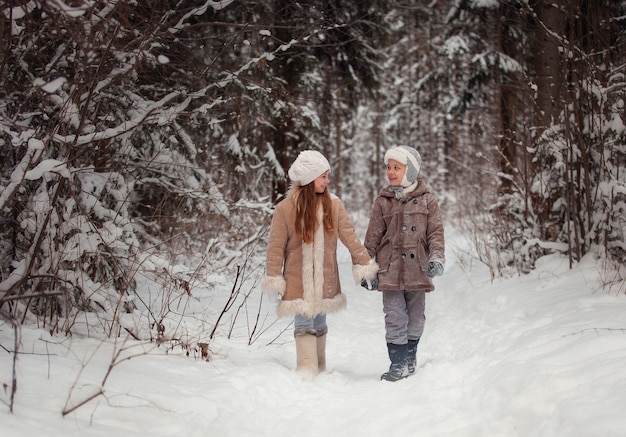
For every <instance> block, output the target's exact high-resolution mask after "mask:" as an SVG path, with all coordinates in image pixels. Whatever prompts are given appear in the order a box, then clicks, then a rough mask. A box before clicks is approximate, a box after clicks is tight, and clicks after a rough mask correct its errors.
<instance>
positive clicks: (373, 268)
mask: <svg viewBox="0 0 626 437" xmlns="http://www.w3.org/2000/svg"><path fill="white" fill-rule="evenodd" d="M377 274H378V264H377V263H376V261H374V258H372V259H370V261H369V262H368V263H367V264H365V265H360V264H356V265H354V266H352V275H353V276H354V282H356V283H357V284H361V281H362V280H363V279H365V280H367V281H368V282H369V281H371V280H372V279H374V278H375V277H376V275H377Z"/></svg>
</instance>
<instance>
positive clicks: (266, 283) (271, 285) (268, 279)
mask: <svg viewBox="0 0 626 437" xmlns="http://www.w3.org/2000/svg"><path fill="white" fill-rule="evenodd" d="M286 289H287V283H286V282H285V278H284V277H282V276H267V275H265V276H264V277H263V281H262V282H261V290H263V293H268V294H271V293H278V295H279V296H282V295H283V294H285V290H286Z"/></svg>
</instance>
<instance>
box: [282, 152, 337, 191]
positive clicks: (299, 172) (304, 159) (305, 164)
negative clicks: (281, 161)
mask: <svg viewBox="0 0 626 437" xmlns="http://www.w3.org/2000/svg"><path fill="white" fill-rule="evenodd" d="M326 171H330V164H329V163H328V160H327V159H326V158H325V157H324V155H322V154H321V153H320V152H318V151H317V150H305V151H303V152H300V154H299V155H298V157H297V158H296V160H295V161H294V163H293V164H292V165H291V168H290V169H289V179H291V180H292V181H294V182H297V183H299V184H300V185H301V186H305V185H308V184H310V183H311V182H313V181H314V180H315V179H317V178H318V177H319V176H321V175H322V173H324V172H326Z"/></svg>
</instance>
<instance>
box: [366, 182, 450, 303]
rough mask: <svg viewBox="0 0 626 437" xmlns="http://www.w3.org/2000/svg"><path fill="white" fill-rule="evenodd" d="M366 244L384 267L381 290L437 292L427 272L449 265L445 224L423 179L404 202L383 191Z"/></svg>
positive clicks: (368, 231)
mask: <svg viewBox="0 0 626 437" xmlns="http://www.w3.org/2000/svg"><path fill="white" fill-rule="evenodd" d="M364 244H365V247H366V248H367V250H368V252H369V254H370V255H371V256H372V257H374V258H375V259H376V261H377V263H378V265H379V266H380V271H379V272H378V280H379V283H378V289H379V290H385V291H392V290H406V291H416V290H424V291H432V290H434V289H435V287H434V286H433V282H432V281H431V279H430V278H429V277H428V276H426V270H427V269H428V263H429V261H438V262H440V263H441V264H442V265H444V264H445V254H444V251H445V243H444V235H443V221H442V219H441V212H440V210H439V205H438V203H437V200H436V199H435V197H434V196H433V195H432V194H431V193H430V192H429V191H428V188H427V187H426V184H425V183H424V181H423V180H422V179H418V184H417V187H416V188H415V190H413V192H411V193H408V194H406V195H405V196H404V198H402V199H400V200H398V199H396V198H395V196H394V193H393V192H392V191H391V190H390V189H389V187H386V188H384V189H382V190H381V191H380V194H379V196H378V197H377V198H376V200H375V202H374V208H373V211H372V215H371V217H370V222H369V226H368V229H367V233H366V234H365V241H364Z"/></svg>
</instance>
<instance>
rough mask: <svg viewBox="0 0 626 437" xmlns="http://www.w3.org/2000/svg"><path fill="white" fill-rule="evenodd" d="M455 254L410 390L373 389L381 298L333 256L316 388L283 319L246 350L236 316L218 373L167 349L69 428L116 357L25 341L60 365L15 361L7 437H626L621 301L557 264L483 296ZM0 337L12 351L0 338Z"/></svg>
mask: <svg viewBox="0 0 626 437" xmlns="http://www.w3.org/2000/svg"><path fill="white" fill-rule="evenodd" d="M450 240H451V241H450V244H449V245H448V246H449V249H450V250H449V253H448V264H447V266H446V273H445V275H444V276H443V277H441V278H438V279H437V280H436V281H437V282H436V285H437V290H436V291H435V292H434V293H431V294H429V295H428V296H427V323H426V331H425V333H424V337H423V340H422V342H421V343H420V349H419V352H418V365H419V369H418V372H417V373H416V375H414V376H412V377H410V378H408V379H406V380H403V381H400V382H397V383H389V382H381V381H379V376H380V374H381V373H382V372H383V371H385V370H386V368H387V366H388V361H387V357H386V348H385V343H384V329H383V316H382V308H381V306H382V304H381V298H380V294H379V293H378V292H372V291H366V290H364V289H362V288H360V287H357V286H356V285H354V283H353V280H352V273H351V266H350V264H349V261H348V257H347V255H346V254H345V253H342V254H341V261H342V262H341V265H340V268H341V270H342V283H343V284H344V292H345V293H346V295H347V297H348V309H347V310H346V311H344V312H342V313H339V314H334V315H330V316H329V319H328V320H329V334H328V351H327V352H328V367H329V369H328V372H326V373H324V374H321V375H320V376H319V377H318V378H317V379H316V380H315V381H308V380H303V379H302V378H301V376H300V375H298V374H297V373H295V372H294V371H293V370H292V369H293V367H294V364H295V350H294V344H293V339H292V337H291V331H290V330H289V331H288V332H287V333H286V334H283V335H282V336H280V338H279V339H278V340H277V341H275V342H273V343H272V344H270V345H269V346H267V345H266V344H267V343H268V342H270V341H271V340H272V339H274V337H276V335H277V334H278V333H279V331H280V330H281V329H283V328H284V327H286V326H287V325H288V321H281V322H279V323H278V324H276V325H275V326H273V327H272V328H271V329H270V330H268V331H267V332H265V333H264V334H263V336H262V338H261V339H259V340H257V341H256V342H254V343H253V345H252V346H250V347H248V346H247V329H248V328H247V326H245V325H246V324H245V319H244V318H241V322H242V323H240V325H241V326H239V327H238V328H237V330H235V335H234V338H233V339H231V340H227V339H226V338H225V336H224V335H223V334H222V335H220V337H219V338H218V340H217V341H216V342H215V343H214V344H213V345H212V352H213V354H214V359H213V360H212V361H210V362H208V363H207V362H203V361H196V360H194V359H191V358H188V357H184V356H183V355H181V354H176V355H172V354H171V355H162V354H161V352H162V351H160V350H159V351H155V353H154V354H151V355H150V356H143V357H139V358H137V359H133V360H130V361H126V362H124V363H122V364H120V365H119V366H118V367H117V368H116V369H114V372H113V373H112V375H111V377H110V379H109V380H108V381H107V384H106V386H105V388H106V395H107V398H106V399H105V398H104V397H100V398H98V399H96V400H94V401H92V402H91V403H89V404H87V405H86V406H83V407H82V408H80V409H79V410H77V411H76V412H75V413H72V414H70V415H68V416H67V417H66V418H62V417H61V415H60V411H61V409H62V407H63V405H64V403H65V399H66V397H67V394H68V391H69V386H70V384H72V383H73V382H74V381H75V380H76V375H77V374H78V372H79V371H80V369H81V366H80V363H81V362H85V358H84V357H86V356H88V355H89V351H90V350H98V351H99V353H98V354H96V355H95V357H94V358H93V360H92V361H90V362H89V363H88V365H87V366H86V367H85V369H84V370H83V374H82V375H81V378H82V379H81V381H83V383H84V382H92V383H97V382H99V381H100V380H101V378H102V375H103V372H104V371H105V369H106V366H107V364H108V360H109V357H110V355H109V354H108V353H107V348H109V349H110V347H109V346H102V345H100V344H99V343H98V342H96V341H93V340H89V339H77V338H74V339H73V340H71V341H72V344H73V347H72V349H71V351H70V350H69V349H68V347H67V346H68V345H67V344H63V345H62V346H61V345H53V344H49V343H45V342H43V341H42V340H38V337H45V333H44V334H42V333H41V332H38V331H31V330H24V333H23V345H24V349H26V350H31V351H33V352H37V353H40V352H43V351H44V350H47V351H48V352H49V353H53V354H54V355H51V356H49V357H42V356H41V355H22V356H20V369H21V374H22V375H26V374H27V375H29V376H28V378H27V377H25V376H24V377H23V378H22V379H20V386H19V389H18V394H17V402H16V412H15V415H13V416H10V415H7V416H5V418H3V420H2V421H1V422H0V434H1V435H2V436H4V437H21V436H31V435H39V436H48V435H64V436H110V435H113V434H117V435H120V436H124V437H126V436H128V437H132V436H146V435H150V436H151V437H156V436H173V435H177V436H179V435H180V436H186V437H190V436H217V437H221V436H237V437H241V436H273V437H281V436H322V435H323V436H329V437H330V436H346V435H352V436H355V437H357V436H358V437H363V436H388V437H393V436H405V435H423V436H428V437H435V436H460V437H485V436H520V437H522V436H523V437H530V436H545V437H555V436H563V437H573V436H580V437H583V436H584V437H589V436H602V437H611V436H615V437H617V436H623V435H626V419H624V415H623V408H624V405H626V366H624V363H625V362H626V317H624V314H626V298H625V297H624V295H617V293H613V294H612V295H607V294H606V293H604V292H597V293H595V294H594V293H593V291H592V290H590V289H589V287H590V285H588V284H591V282H590V280H591V277H592V276H593V274H594V273H593V269H594V266H593V265H591V266H590V265H587V264H585V263H583V264H582V265H581V266H580V267H578V268H576V269H575V270H574V271H572V272H568V271H567V266H566V265H565V264H564V263H565V261H564V260H561V259H559V258H556V257H554V258H548V259H546V260H544V261H543V264H542V265H540V266H539V268H538V269H537V272H535V273H533V274H532V275H529V276H526V277H522V278H514V279H510V280H506V281H500V282H497V283H494V284H491V282H490V277H489V272H488V271H487V270H486V269H485V267H484V266H482V265H480V264H478V263H477V262H476V261H475V260H472V259H471V258H469V257H467V256H465V255H463V251H455V250H454V246H455V244H458V245H462V244H463V242H462V240H461V239H452V238H450ZM457 255H458V256H457ZM250 307H251V308H255V305H254V304H252V305H250ZM0 334H1V337H0V339H1V340H2V344H3V345H7V344H9V343H10V341H11V340H10V339H11V338H12V337H11V335H10V334H11V333H10V332H9V331H8V330H7V329H6V326H4V327H3V329H2V331H0ZM48 340H51V339H49V338H48ZM59 340H60V339H58V338H57V339H55V340H54V341H59ZM46 348H47V349H46ZM9 359H10V356H9V354H5V353H3V354H2V356H1V358H0V360H1V361H0V364H1V368H2V373H1V374H0V378H1V380H0V382H7V377H8V375H9V374H8V370H7V369H9V368H10V362H9ZM78 388H79V389H81V390H85V391H86V392H87V391H88V390H93V386H90V385H85V386H83V385H82V384H81V385H79V387H78ZM76 393H77V392H75V394H76ZM77 398H80V397H79V396H77ZM2 399H3V400H4V399H6V397H3V398H2Z"/></svg>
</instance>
